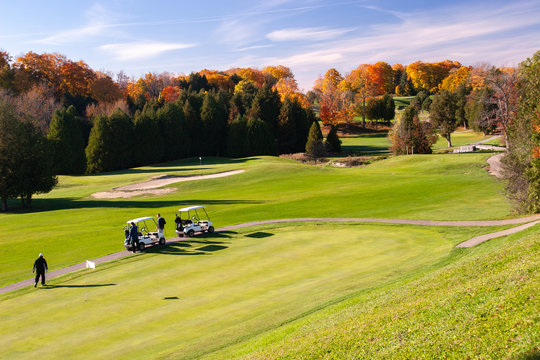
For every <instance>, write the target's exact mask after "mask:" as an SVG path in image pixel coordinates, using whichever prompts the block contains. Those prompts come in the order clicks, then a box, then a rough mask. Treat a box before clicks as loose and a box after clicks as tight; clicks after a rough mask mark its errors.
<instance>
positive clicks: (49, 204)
mask: <svg viewBox="0 0 540 360" xmlns="http://www.w3.org/2000/svg"><path fill="white" fill-rule="evenodd" d="M264 203H265V201H259V200H240V199H230V200H211V199H189V200H160V199H156V200H146V201H144V200H140V199H136V200H128V199H122V200H120V199H111V200H98V199H96V200H89V199H81V198H52V199H39V198H38V199H33V200H32V208H30V209H23V208H20V207H19V208H17V207H14V206H13V205H14V204H11V202H10V204H9V205H10V209H9V212H11V213H20V214H23V213H24V214H27V213H36V212H46V211H54V210H64V209H85V208H89V209H90V208H152V207H153V208H158V207H169V206H170V207H172V206H174V207H177V208H180V207H182V206H184V205H192V204H205V205H232V204H264Z"/></svg>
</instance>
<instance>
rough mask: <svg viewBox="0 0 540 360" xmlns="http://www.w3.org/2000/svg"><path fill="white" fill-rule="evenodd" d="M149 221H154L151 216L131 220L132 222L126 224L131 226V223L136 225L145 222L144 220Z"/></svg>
mask: <svg viewBox="0 0 540 360" xmlns="http://www.w3.org/2000/svg"><path fill="white" fill-rule="evenodd" d="M150 219H154V218H153V217H152V216H145V217H140V218H137V219H133V220H128V221H127V223H128V224H131V223H132V222H134V223H135V224H136V223H138V222H141V221H145V220H150Z"/></svg>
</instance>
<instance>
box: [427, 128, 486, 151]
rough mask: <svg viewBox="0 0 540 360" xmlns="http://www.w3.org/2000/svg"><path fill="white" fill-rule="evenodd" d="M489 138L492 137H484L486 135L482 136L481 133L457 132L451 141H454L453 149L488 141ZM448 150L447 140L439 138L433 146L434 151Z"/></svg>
mask: <svg viewBox="0 0 540 360" xmlns="http://www.w3.org/2000/svg"><path fill="white" fill-rule="evenodd" d="M489 137H490V136H484V134H482V133H481V132H475V131H470V132H455V133H453V134H452V136H451V140H452V146H453V147H459V146H464V145H469V144H472V143H475V142H477V141H481V140H484V139H487V138H489ZM446 148H448V142H447V141H446V139H445V138H443V137H440V136H439V139H438V140H437V142H436V143H435V145H433V150H440V149H446Z"/></svg>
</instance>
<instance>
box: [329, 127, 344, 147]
mask: <svg viewBox="0 0 540 360" xmlns="http://www.w3.org/2000/svg"><path fill="white" fill-rule="evenodd" d="M326 148H327V149H328V151H330V152H333V153H340V152H341V140H340V139H339V137H338V134H337V128H336V126H335V125H332V126H331V127H330V131H329V132H328V135H326Z"/></svg>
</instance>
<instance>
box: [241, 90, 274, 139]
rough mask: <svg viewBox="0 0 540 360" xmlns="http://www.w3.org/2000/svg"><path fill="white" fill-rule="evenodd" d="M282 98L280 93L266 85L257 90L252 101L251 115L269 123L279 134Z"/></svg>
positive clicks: (272, 129) (271, 128)
mask: <svg viewBox="0 0 540 360" xmlns="http://www.w3.org/2000/svg"><path fill="white" fill-rule="evenodd" d="M280 106H281V100H280V98H279V94H278V93H277V92H276V91H274V90H272V89H271V88H270V87H269V86H267V85H265V86H262V87H260V88H259V89H258V90H257V93H256V95H255V97H254V98H253V101H252V103H251V108H250V110H249V116H250V117H252V118H258V119H261V120H262V121H264V122H265V123H266V124H268V126H269V128H270V130H271V131H272V133H273V135H274V136H275V134H277V128H278V118H279V113H280Z"/></svg>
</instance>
